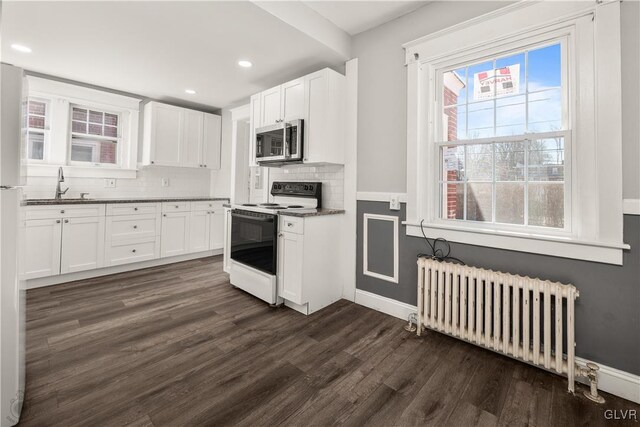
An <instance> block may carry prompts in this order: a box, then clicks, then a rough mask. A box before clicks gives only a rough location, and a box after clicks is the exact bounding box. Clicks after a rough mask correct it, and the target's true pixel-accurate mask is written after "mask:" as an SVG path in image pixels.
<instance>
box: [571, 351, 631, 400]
mask: <svg viewBox="0 0 640 427" xmlns="http://www.w3.org/2000/svg"><path fill="white" fill-rule="evenodd" d="M587 362H592V361H591V360H586V359H583V358H581V357H576V363H578V364H580V365H586V364H587ZM593 363H596V364H597V365H598V366H599V367H600V370H599V371H598V389H599V390H602V391H606V392H607V393H611V394H613V395H615V396H618V397H622V398H623V399H627V400H630V401H632V402H635V403H640V376H638V375H634V374H630V373H629V372H625V371H621V370H619V369H616V368H611V367H609V366H605V365H602V364H600V363H597V362H593ZM576 381H578V382H581V383H583V384H589V382H588V381H587V379H586V378H583V377H576Z"/></svg>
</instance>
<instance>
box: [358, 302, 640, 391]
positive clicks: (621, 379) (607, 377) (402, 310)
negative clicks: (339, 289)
mask: <svg viewBox="0 0 640 427" xmlns="http://www.w3.org/2000/svg"><path fill="white" fill-rule="evenodd" d="M355 302H356V304H360V305H364V306H365V307H369V308H372V309H374V310H377V311H380V312H382V313H385V314H388V315H390V316H393V317H397V318H399V319H402V320H407V318H408V316H409V314H411V313H416V312H417V311H418V309H417V307H416V306H415V305H411V304H406V303H403V302H400V301H396V300H394V299H391V298H386V297H382V296H380V295H376V294H373V293H371V292H366V291H361V290H360V289H356V300H355ZM576 362H577V363H579V364H581V365H585V364H586V363H587V362H590V360H586V359H582V358H580V357H576ZM594 363H597V362H594ZM597 364H598V366H599V367H600V370H599V371H598V389H599V390H602V391H606V392H607V393H611V394H613V395H615V396H618V397H622V398H623V399H627V400H630V401H632V402H635V403H640V376H638V375H634V374H631V373H629V372H624V371H621V370H619V369H615V368H611V367H609V366H605V365H602V364H599V363H597ZM576 380H577V381H579V382H581V383H585V384H587V383H588V382H587V380H586V378H581V377H576Z"/></svg>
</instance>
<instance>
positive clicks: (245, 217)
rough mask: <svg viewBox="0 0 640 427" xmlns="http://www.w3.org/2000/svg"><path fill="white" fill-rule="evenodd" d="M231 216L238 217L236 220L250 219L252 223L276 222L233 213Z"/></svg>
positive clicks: (270, 219) (271, 219)
mask: <svg viewBox="0 0 640 427" xmlns="http://www.w3.org/2000/svg"><path fill="white" fill-rule="evenodd" d="M231 216H232V217H236V218H243V219H249V220H251V221H259V222H273V221H274V219H273V218H266V217H257V216H249V215H242V214H238V213H233V212H231Z"/></svg>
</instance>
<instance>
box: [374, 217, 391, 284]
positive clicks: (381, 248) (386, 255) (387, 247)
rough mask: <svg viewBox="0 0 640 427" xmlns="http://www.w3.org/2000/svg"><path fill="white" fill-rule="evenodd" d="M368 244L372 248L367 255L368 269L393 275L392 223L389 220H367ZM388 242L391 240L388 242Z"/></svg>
mask: <svg viewBox="0 0 640 427" xmlns="http://www.w3.org/2000/svg"><path fill="white" fill-rule="evenodd" d="M367 229H368V233H367V234H368V236H367V238H368V245H367V246H369V248H371V249H372V250H370V251H369V253H368V256H367V262H368V270H369V271H371V272H373V273H378V274H383V275H385V276H390V277H393V272H394V267H395V265H394V262H393V261H394V258H393V235H394V234H395V230H394V224H393V222H391V221H385V220H379V219H372V218H370V219H369V220H368V225H367ZM389 242H392V243H391V244H389Z"/></svg>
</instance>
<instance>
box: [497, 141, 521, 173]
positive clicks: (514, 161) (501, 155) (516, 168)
mask: <svg viewBox="0 0 640 427" xmlns="http://www.w3.org/2000/svg"><path fill="white" fill-rule="evenodd" d="M495 151H496V181H523V180H524V144H523V143H522V142H500V143H496V144H495Z"/></svg>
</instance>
